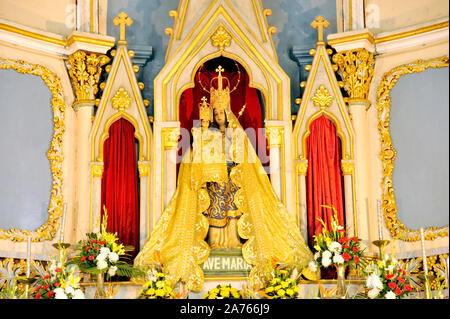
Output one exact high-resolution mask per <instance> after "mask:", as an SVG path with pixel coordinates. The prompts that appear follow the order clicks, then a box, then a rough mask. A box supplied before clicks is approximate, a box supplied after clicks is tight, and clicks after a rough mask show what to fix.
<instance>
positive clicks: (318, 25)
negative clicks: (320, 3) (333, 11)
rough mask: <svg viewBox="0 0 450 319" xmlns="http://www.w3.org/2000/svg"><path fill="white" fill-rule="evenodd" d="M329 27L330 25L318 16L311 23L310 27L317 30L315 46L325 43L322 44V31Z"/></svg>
mask: <svg viewBox="0 0 450 319" xmlns="http://www.w3.org/2000/svg"><path fill="white" fill-rule="evenodd" d="M329 26H330V23H329V22H328V21H327V20H325V18H324V17H322V16H318V17H317V18H316V19H315V20H314V21H313V22H311V27H313V28H314V29H317V30H318V34H317V44H325V42H323V29H324V28H328V27H329Z"/></svg>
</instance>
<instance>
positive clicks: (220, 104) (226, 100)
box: [210, 65, 230, 109]
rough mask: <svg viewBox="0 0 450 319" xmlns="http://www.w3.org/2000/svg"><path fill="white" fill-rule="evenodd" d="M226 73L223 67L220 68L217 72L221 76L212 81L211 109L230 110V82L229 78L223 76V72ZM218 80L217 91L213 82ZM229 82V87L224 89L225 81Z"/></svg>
mask: <svg viewBox="0 0 450 319" xmlns="http://www.w3.org/2000/svg"><path fill="white" fill-rule="evenodd" d="M223 71H225V70H224V69H223V68H222V66H220V65H219V66H218V67H217V69H216V72H218V73H219V75H218V76H217V77H215V78H213V79H212V80H211V91H210V100H211V107H212V108H213V109H229V108H230V81H229V80H228V78H226V77H223V76H222V72H223ZM215 79H217V81H218V84H217V89H215V88H214V86H213V85H212V84H213V83H212V82H213V81H214V80H215ZM224 79H225V80H227V82H228V86H227V87H226V88H225V89H224V88H223V80H224Z"/></svg>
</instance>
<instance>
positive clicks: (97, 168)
mask: <svg viewBox="0 0 450 319" xmlns="http://www.w3.org/2000/svg"><path fill="white" fill-rule="evenodd" d="M91 169H92V176H93V177H99V178H102V177H103V169H104V166H103V164H93V165H92V166H91Z"/></svg>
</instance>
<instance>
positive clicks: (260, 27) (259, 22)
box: [252, 0, 267, 42]
mask: <svg viewBox="0 0 450 319" xmlns="http://www.w3.org/2000/svg"><path fill="white" fill-rule="evenodd" d="M252 3H253V9H254V10H255V14H256V19H257V20H258V27H259V32H261V35H262V38H263V42H267V38H266V35H265V34H264V29H263V26H262V23H261V17H260V16H259V14H258V7H257V5H256V2H255V0H252ZM260 3H261V2H260ZM261 9H262V7H261Z"/></svg>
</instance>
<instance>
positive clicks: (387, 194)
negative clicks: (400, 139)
mask: <svg viewBox="0 0 450 319" xmlns="http://www.w3.org/2000/svg"><path fill="white" fill-rule="evenodd" d="M448 66H449V58H448V56H443V57H438V58H434V59H430V60H426V61H424V60H416V61H414V62H412V63H408V64H402V65H400V66H397V67H395V68H393V69H391V70H390V71H389V72H386V73H385V74H384V75H383V77H382V79H381V82H380V85H379V87H378V91H377V111H378V112H377V116H378V131H379V134H380V144H381V152H380V159H381V162H382V165H383V170H382V171H383V176H382V182H381V188H382V209H383V215H384V221H385V223H386V226H387V228H388V229H389V231H390V233H391V235H392V237H396V238H399V239H401V240H404V241H408V242H414V241H418V240H420V238H421V237H420V231H419V230H411V229H409V228H407V227H406V226H405V225H404V224H403V223H402V222H400V220H399V219H398V217H397V211H398V209H397V205H396V201H395V192H394V186H393V180H392V176H393V171H394V161H395V158H396V156H397V152H396V150H395V148H394V145H393V142H392V139H391V134H390V110H391V104H390V103H391V97H390V93H391V90H392V88H393V87H394V85H395V84H396V83H397V81H398V79H399V78H400V77H401V76H402V75H405V74H411V73H418V72H423V71H425V70H426V69H427V68H430V67H431V68H443V67H448ZM424 233H425V239H426V240H434V239H436V238H438V237H446V236H448V235H449V226H448V225H447V226H444V227H440V228H436V227H429V228H426V229H425V232H424Z"/></svg>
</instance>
